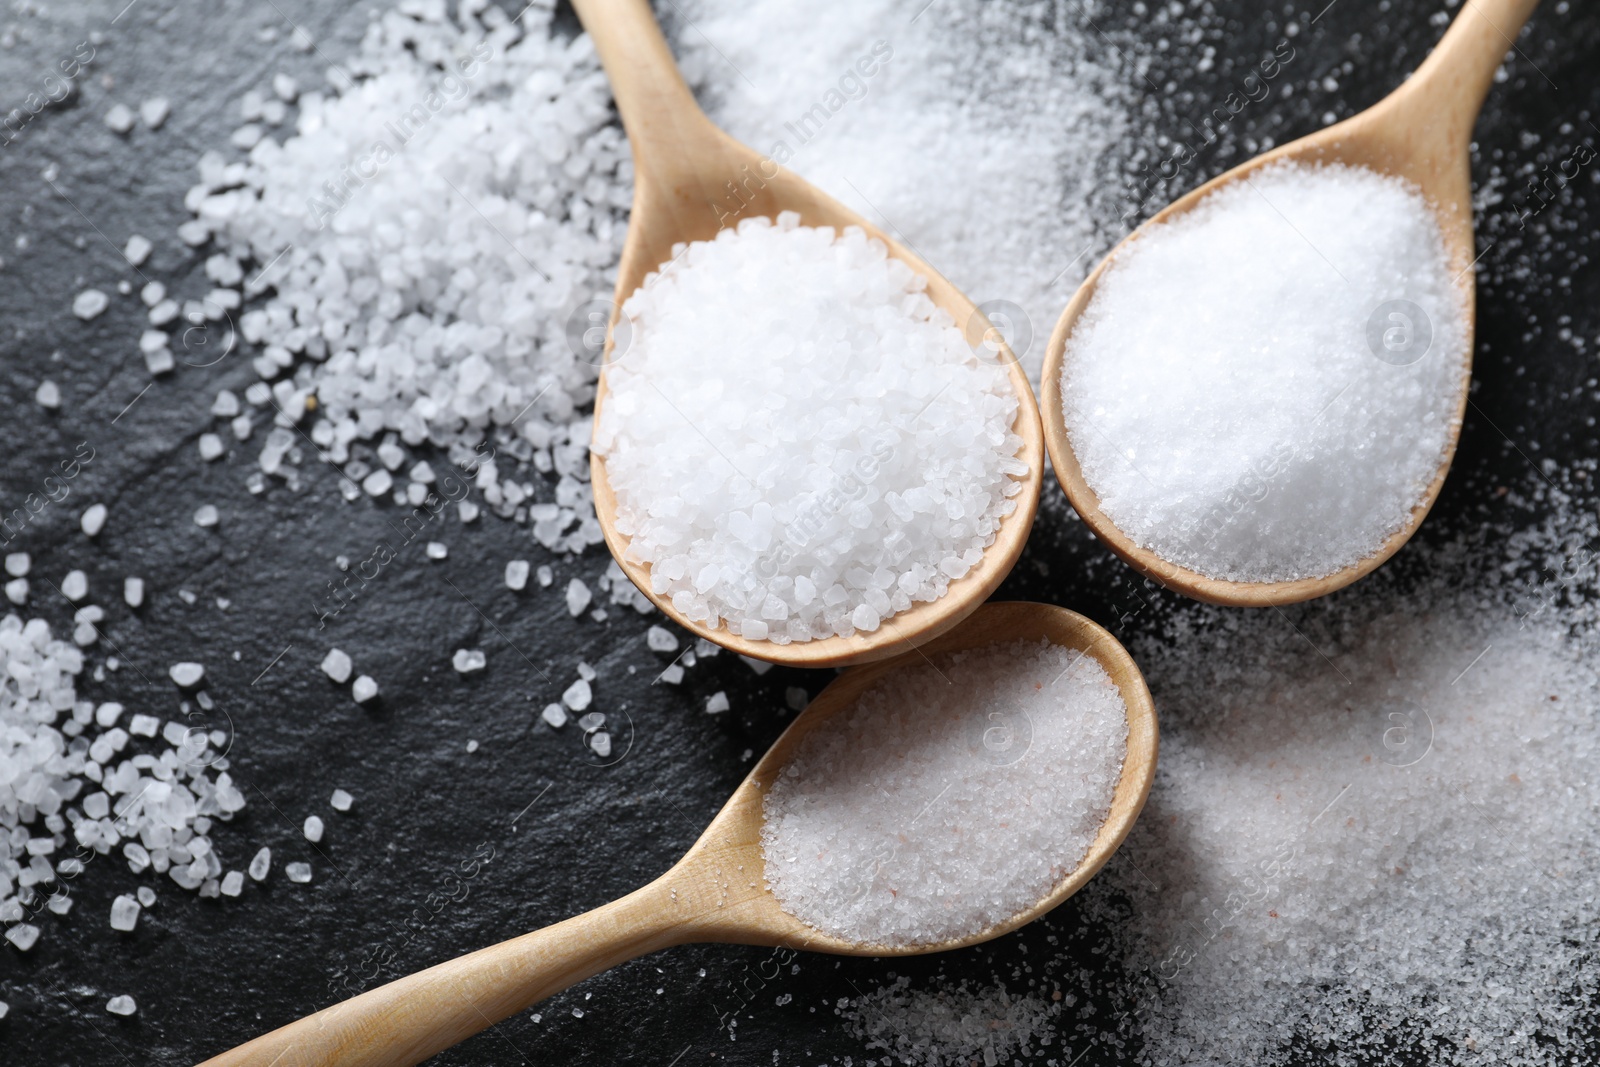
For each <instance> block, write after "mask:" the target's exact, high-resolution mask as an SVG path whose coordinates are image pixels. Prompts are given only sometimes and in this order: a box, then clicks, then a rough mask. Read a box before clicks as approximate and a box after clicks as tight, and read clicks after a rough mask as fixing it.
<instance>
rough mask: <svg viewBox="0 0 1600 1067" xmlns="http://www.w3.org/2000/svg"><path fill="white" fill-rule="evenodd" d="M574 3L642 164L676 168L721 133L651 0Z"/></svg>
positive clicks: (580, 0) (577, 0) (575, 0)
mask: <svg viewBox="0 0 1600 1067" xmlns="http://www.w3.org/2000/svg"><path fill="white" fill-rule="evenodd" d="M572 6H573V8H574V9H575V10H576V11H577V13H578V19H579V20H580V21H581V22H582V23H583V28H584V29H585V30H587V31H588V33H589V38H590V39H591V40H592V41H594V47H595V51H596V52H597V53H599V55H600V64H601V66H603V67H605V70H606V77H607V78H609V79H610V81H611V93H612V96H614V97H615V98H616V101H617V111H618V113H619V114H620V115H621V116H622V125H623V127H624V128H625V129H626V130H627V131H628V142H629V144H630V145H632V147H633V159H634V165H635V167H636V168H637V169H640V170H647V169H651V168H652V167H655V168H666V167H670V166H672V165H673V164H674V163H675V162H676V161H679V160H682V159H683V158H684V157H685V156H686V155H687V154H688V150H690V149H691V148H692V147H693V146H695V145H696V144H698V143H701V142H704V141H705V140H706V139H707V138H708V137H713V136H715V133H716V128H715V127H714V126H712V124H711V120H710V119H708V118H706V116H705V113H704V112H703V111H701V110H700V105H699V104H697V103H695V99H694V94H693V93H692V92H690V91H689V86H688V85H686V84H685V83H684V80H683V75H681V74H679V73H678V63H677V61H676V60H675V59H674V58H673V56H672V50H671V49H670V48H668V47H667V39H666V38H665V37H663V36H662V35H661V27H660V26H658V25H656V19H655V15H654V14H653V13H652V12H651V10H650V3H649V0H573V4H572ZM662 177H667V176H665V175H663V176H662ZM668 180H670V178H669V179H668Z"/></svg>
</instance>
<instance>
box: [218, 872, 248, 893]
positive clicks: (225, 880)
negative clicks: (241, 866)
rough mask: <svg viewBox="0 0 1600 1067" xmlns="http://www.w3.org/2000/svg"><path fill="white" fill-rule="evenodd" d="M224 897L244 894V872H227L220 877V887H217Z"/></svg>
mask: <svg viewBox="0 0 1600 1067" xmlns="http://www.w3.org/2000/svg"><path fill="white" fill-rule="evenodd" d="M219 889H220V891H221V893H222V895H223V896H225V897H236V896H238V895H239V894H240V893H242V892H244V872H242V871H229V872H228V873H227V874H225V875H223V876H222V885H221V886H220V887H219Z"/></svg>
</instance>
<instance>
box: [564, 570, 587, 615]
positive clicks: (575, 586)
mask: <svg viewBox="0 0 1600 1067" xmlns="http://www.w3.org/2000/svg"><path fill="white" fill-rule="evenodd" d="M593 597H594V594H592V593H590V592H589V587H588V586H587V585H585V584H584V583H583V580H582V579H580V578H574V579H572V581H570V582H568V583H567V612H568V613H569V614H570V615H571V616H572V617H573V618H577V617H578V616H579V615H582V614H583V612H584V610H585V609H586V608H588V606H589V601H590V600H592V599H593Z"/></svg>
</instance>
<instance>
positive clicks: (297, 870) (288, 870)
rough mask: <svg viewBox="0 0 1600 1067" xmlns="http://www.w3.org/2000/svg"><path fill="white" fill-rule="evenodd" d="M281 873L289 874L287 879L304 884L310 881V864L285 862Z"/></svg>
mask: <svg viewBox="0 0 1600 1067" xmlns="http://www.w3.org/2000/svg"><path fill="white" fill-rule="evenodd" d="M283 873H284V874H286V875H288V876H289V881H291V882H297V883H299V884H301V885H304V884H305V883H306V882H309V881H311V864H309V863H299V862H295V863H289V864H285V865H284V868H283Z"/></svg>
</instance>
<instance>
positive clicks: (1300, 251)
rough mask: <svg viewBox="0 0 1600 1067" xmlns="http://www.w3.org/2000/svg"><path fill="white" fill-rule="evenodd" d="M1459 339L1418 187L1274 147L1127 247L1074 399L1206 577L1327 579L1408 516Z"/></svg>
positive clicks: (1131, 531) (1101, 452)
mask: <svg viewBox="0 0 1600 1067" xmlns="http://www.w3.org/2000/svg"><path fill="white" fill-rule="evenodd" d="M1465 336H1466V335H1465V326H1464V309H1463V307H1462V303H1461V296H1460V293H1459V291H1458V290H1457V289H1456V287H1455V285H1454V284H1453V282H1452V280H1451V271H1450V269H1449V266H1448V264H1447V261H1446V258H1445V252H1444V244H1443V240H1442V238H1441V236H1440V233H1439V227H1438V223H1437V222H1436V221H1435V220H1434V217H1433V214H1432V212H1431V210H1430V209H1429V207H1428V205H1427V203H1426V201H1424V200H1423V199H1422V197H1421V195H1420V194H1419V193H1417V192H1416V191H1414V190H1413V189H1411V188H1410V187H1409V186H1407V185H1405V184H1404V183H1402V182H1400V181H1399V180H1397V179H1394V178H1388V177H1384V176H1381V175H1379V174H1376V173H1374V172H1372V171H1367V170H1361V169H1355V168H1350V167H1337V166H1329V167H1320V168H1311V167H1305V166H1300V165H1293V164H1285V165H1278V166H1274V167H1272V168H1270V169H1267V170H1264V171H1258V172H1256V173H1255V174H1253V175H1252V176H1251V177H1250V178H1249V179H1248V180H1247V181H1240V182H1235V183H1232V184H1230V185H1228V186H1225V187H1223V188H1222V189H1220V190H1218V191H1217V192H1215V193H1213V194H1211V195H1210V196H1208V197H1207V198H1206V199H1205V200H1204V201H1202V202H1201V203H1200V204H1199V205H1198V206H1197V207H1195V208H1194V209H1193V210H1191V211H1189V212H1187V213H1186V214H1184V215H1182V216H1179V217H1178V218H1176V219H1174V220H1173V221H1171V222H1168V223H1165V224H1162V225H1160V226H1157V227H1154V228H1151V229H1149V230H1147V231H1146V232H1145V233H1144V234H1143V235H1142V236H1141V237H1140V238H1139V239H1138V240H1136V241H1135V242H1134V243H1133V244H1131V245H1130V246H1128V247H1126V248H1125V249H1124V250H1123V251H1122V252H1120V253H1119V254H1118V256H1117V258H1116V259H1115V261H1114V262H1113V263H1112V265H1111V267H1110V268H1109V269H1108V270H1107V271H1106V272H1105V274H1104V275H1102V277H1101V279H1100V282H1099V285H1098V287H1097V289H1096V292H1095V295H1094V298H1093V299H1092V300H1091V301H1090V303H1089V306H1088V307H1087V308H1086V309H1085V310H1084V312H1083V315H1082V316H1081V317H1080V318H1079V320H1078V323H1077V325H1076V327H1075V329H1074V331H1073V335H1072V338H1071V341H1070V343H1069V344H1068V346H1067V350H1066V356H1065V362H1064V365H1063V369H1062V374H1061V385H1062V408H1063V417H1064V419H1065V422H1066V427H1067V433H1068V435H1069V437H1070V438H1071V441H1072V448H1073V452H1074V453H1075V454H1076V456H1077V459H1078V462H1079V464H1080V465H1081V467H1082V469H1083V476H1084V479H1085V480H1086V481H1087V482H1088V484H1089V487H1090V488H1091V489H1093V490H1094V492H1095V495H1096V496H1097V497H1098V498H1099V502H1100V507H1101V509H1102V510H1103V511H1104V512H1105V515H1106V517H1107V518H1109V519H1110V520H1111V521H1112V522H1113V523H1115V524H1116V526H1117V528H1118V529H1120V530H1121V531H1122V532H1123V533H1125V534H1126V535H1128V536H1129V537H1130V538H1132V539H1133V540H1134V541H1135V542H1136V543H1138V544H1139V545H1140V546H1142V547H1144V548H1147V549H1150V550H1152V551H1154V552H1156V553H1157V554H1158V555H1160V556H1162V557H1163V558H1165V559H1168V560H1171V561H1172V562H1174V563H1178V564H1180V565H1182V566H1185V567H1188V568H1190V569H1192V570H1195V571H1198V572H1199V573H1201V574H1204V575H1207V576H1208V577H1212V578H1221V579H1227V580H1230V581H1240V582H1277V581H1290V580H1294V579H1300V578H1315V577H1322V576H1325V575H1328V574H1332V573H1333V572H1335V571H1337V570H1341V569H1343V568H1345V567H1348V566H1350V565H1352V564H1354V563H1356V562H1358V561H1360V560H1361V559H1363V558H1365V557H1367V556H1370V555H1372V554H1373V553H1374V552H1376V551H1377V549H1378V548H1379V547H1380V546H1381V545H1382V544H1383V542H1384V541H1385V540H1386V539H1387V538H1388V537H1389V535H1390V534H1393V533H1395V532H1396V531H1398V530H1400V529H1402V528H1403V527H1405V526H1406V525H1408V524H1409V522H1410V521H1411V509H1412V508H1413V507H1414V506H1416V505H1417V504H1418V503H1420V502H1421V500H1422V497H1423V493H1424V491H1425V490H1426V488H1427V486H1428V485H1429V483H1430V482H1431V481H1432V480H1433V477H1434V474H1435V472H1436V471H1437V470H1438V468H1439V464H1440V462H1441V461H1442V460H1443V459H1444V449H1445V445H1446V443H1447V442H1448V441H1449V439H1450V437H1451V435H1452V434H1453V433H1454V431H1455V427H1456V407H1457V405H1458V403H1459V402H1460V389H1461V383H1462V375H1463V373H1464V368H1465V364H1464V358H1465V343H1464V342H1465Z"/></svg>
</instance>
